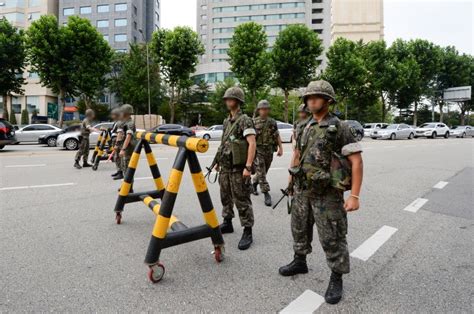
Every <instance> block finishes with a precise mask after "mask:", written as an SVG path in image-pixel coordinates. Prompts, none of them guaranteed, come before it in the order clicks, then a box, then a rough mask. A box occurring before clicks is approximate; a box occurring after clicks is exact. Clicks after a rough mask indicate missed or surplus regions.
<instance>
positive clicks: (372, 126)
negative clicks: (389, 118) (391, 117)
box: [362, 123, 388, 137]
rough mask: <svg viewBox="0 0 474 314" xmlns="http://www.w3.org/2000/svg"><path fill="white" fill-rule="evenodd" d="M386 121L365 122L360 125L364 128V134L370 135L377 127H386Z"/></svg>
mask: <svg viewBox="0 0 474 314" xmlns="http://www.w3.org/2000/svg"><path fill="white" fill-rule="evenodd" d="M387 125H388V124H387V123H366V124H364V125H363V126H362V127H363V128H364V136H366V137H370V136H371V135H372V132H374V131H375V130H378V129H383V128H385V127H387Z"/></svg>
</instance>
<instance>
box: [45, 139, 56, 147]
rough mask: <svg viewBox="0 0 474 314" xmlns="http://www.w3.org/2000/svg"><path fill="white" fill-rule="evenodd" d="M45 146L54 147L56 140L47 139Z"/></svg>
mask: <svg viewBox="0 0 474 314" xmlns="http://www.w3.org/2000/svg"><path fill="white" fill-rule="evenodd" d="M46 144H48V146H49V147H56V138H54V137H48V139H47V140H46Z"/></svg>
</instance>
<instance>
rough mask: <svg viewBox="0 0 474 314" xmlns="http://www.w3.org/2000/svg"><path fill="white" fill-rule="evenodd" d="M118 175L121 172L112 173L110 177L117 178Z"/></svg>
mask: <svg viewBox="0 0 474 314" xmlns="http://www.w3.org/2000/svg"><path fill="white" fill-rule="evenodd" d="M118 174H119V171H117V172H116V173H112V174H111V175H110V176H111V177H115V176H118Z"/></svg>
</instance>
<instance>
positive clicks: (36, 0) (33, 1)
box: [30, 0, 41, 8]
mask: <svg viewBox="0 0 474 314" xmlns="http://www.w3.org/2000/svg"><path fill="white" fill-rule="evenodd" d="M40 4H41V0H30V8H31V7H39V6H40Z"/></svg>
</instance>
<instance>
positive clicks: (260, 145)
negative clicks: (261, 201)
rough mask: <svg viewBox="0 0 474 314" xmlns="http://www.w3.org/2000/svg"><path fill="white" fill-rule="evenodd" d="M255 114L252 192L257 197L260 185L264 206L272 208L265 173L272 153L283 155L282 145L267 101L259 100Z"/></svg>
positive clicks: (268, 167) (271, 159)
mask: <svg viewBox="0 0 474 314" xmlns="http://www.w3.org/2000/svg"><path fill="white" fill-rule="evenodd" d="M257 112H258V116H257V117H255V118H254V119H253V123H254V125H255V131H256V132H257V155H256V157H255V172H256V173H255V176H254V178H253V182H252V191H253V194H254V195H258V192H257V186H258V185H259V184H260V190H261V191H262V193H263V195H264V197H265V205H267V206H272V198H271V196H270V193H268V192H269V191H270V185H269V184H268V181H267V172H268V169H270V165H271V164H272V161H273V153H274V152H275V151H277V155H278V156H281V155H282V154H283V145H282V144H281V138H280V133H279V132H278V126H277V123H276V121H275V120H274V119H272V118H270V117H269V114H270V103H269V102H268V101H267V100H261V101H260V102H259V103H258V105H257Z"/></svg>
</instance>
